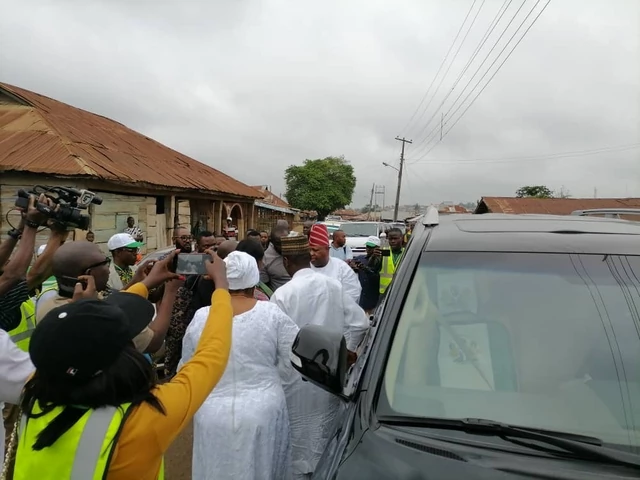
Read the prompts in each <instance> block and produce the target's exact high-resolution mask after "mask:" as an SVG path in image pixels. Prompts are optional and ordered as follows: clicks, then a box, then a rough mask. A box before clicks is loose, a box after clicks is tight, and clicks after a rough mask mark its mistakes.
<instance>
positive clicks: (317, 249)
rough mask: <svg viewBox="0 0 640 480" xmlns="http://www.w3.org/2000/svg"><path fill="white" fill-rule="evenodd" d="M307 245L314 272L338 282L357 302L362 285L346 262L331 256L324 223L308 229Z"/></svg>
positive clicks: (327, 233) (327, 232)
mask: <svg viewBox="0 0 640 480" xmlns="http://www.w3.org/2000/svg"><path fill="white" fill-rule="evenodd" d="M309 247H310V251H311V268H312V269H313V270H314V271H315V272H316V273H321V274H323V275H326V276H327V277H330V278H333V279H335V280H337V281H338V282H340V284H341V285H342V288H344V290H345V292H346V293H347V294H348V295H349V296H350V297H351V298H353V300H354V301H355V302H356V303H357V302H358V301H359V300H360V292H361V291H362V287H361V286H360V281H359V280H358V276H357V275H356V274H355V272H354V271H353V269H352V268H351V267H350V266H349V264H348V263H346V262H344V261H342V260H339V259H337V258H333V257H331V254H330V253H329V251H330V248H331V247H330V242H329V231H328V230H327V227H326V225H324V224H321V223H316V224H314V225H313V226H312V227H311V230H309Z"/></svg>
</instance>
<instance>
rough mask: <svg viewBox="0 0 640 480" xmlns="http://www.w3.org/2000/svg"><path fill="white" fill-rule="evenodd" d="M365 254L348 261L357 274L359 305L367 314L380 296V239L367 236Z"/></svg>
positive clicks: (373, 307) (371, 310)
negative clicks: (360, 289) (360, 290)
mask: <svg viewBox="0 0 640 480" xmlns="http://www.w3.org/2000/svg"><path fill="white" fill-rule="evenodd" d="M365 246H366V249H367V251H366V254H365V255H358V256H357V257H355V258H354V259H353V260H350V261H349V262H348V263H349V265H351V268H353V270H354V271H355V272H356V274H357V275H358V280H360V285H361V286H362V292H360V301H359V302H358V303H359V305H360V307H361V308H362V309H363V310H364V311H365V312H367V314H368V315H370V314H371V313H373V310H374V309H375V308H376V305H377V304H378V299H379V298H380V270H381V267H382V257H381V254H382V252H381V251H380V239H379V238H378V237H375V236H371V237H369V238H367V241H366V243H365Z"/></svg>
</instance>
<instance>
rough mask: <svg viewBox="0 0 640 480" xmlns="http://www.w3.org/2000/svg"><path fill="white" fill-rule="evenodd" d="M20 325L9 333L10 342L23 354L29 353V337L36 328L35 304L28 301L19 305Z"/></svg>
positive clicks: (30, 300)
mask: <svg viewBox="0 0 640 480" xmlns="http://www.w3.org/2000/svg"><path fill="white" fill-rule="evenodd" d="M20 314H21V316H22V318H21V320H20V324H19V325H18V326H17V327H16V328H14V329H13V330H11V331H10V332H9V336H10V337H11V341H13V343H15V344H16V346H17V347H18V348H19V349H20V350H22V351H23V352H28V351H29V342H31V335H32V334H33V331H34V330H35V328H36V304H35V303H34V301H33V300H32V299H28V300H26V301H24V302H23V303H22V305H20Z"/></svg>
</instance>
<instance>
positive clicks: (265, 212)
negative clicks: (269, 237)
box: [253, 207, 295, 232]
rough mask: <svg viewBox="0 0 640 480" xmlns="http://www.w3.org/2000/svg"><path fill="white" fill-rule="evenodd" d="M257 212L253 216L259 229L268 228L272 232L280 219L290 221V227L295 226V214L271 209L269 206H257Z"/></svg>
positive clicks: (256, 227)
mask: <svg viewBox="0 0 640 480" xmlns="http://www.w3.org/2000/svg"><path fill="white" fill-rule="evenodd" d="M254 210H255V213H254V214H253V217H254V218H255V223H254V225H255V226H254V228H255V229H256V230H258V231H260V230H266V231H267V232H270V231H271V229H273V227H275V226H276V223H278V220H286V221H287V222H289V228H291V229H293V228H294V226H295V221H294V215H292V214H289V213H283V212H278V211H275V210H270V209H268V208H261V207H255V208H254Z"/></svg>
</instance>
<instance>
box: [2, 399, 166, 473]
mask: <svg viewBox="0 0 640 480" xmlns="http://www.w3.org/2000/svg"><path fill="white" fill-rule="evenodd" d="M130 407H131V404H130V403H127V404H123V405H121V406H120V407H105V408H99V409H95V410H88V411H87V413H85V414H84V415H83V416H82V418H80V420H78V421H77V422H76V423H75V425H73V427H71V428H70V429H69V430H67V431H66V432H65V433H64V434H63V435H62V436H61V437H60V438H59V439H58V440H57V441H56V442H55V443H54V444H53V445H51V446H50V447H47V448H43V449H42V450H39V451H36V450H33V449H32V448H31V447H32V445H33V444H34V443H35V441H36V439H37V437H38V434H39V433H40V432H41V431H42V430H44V428H45V427H46V426H47V425H49V423H50V422H51V421H53V419H54V418H56V417H57V416H58V415H59V414H60V413H61V412H62V410H63V407H56V408H54V409H53V410H52V411H50V412H48V413H46V414H44V415H42V416H41V417H37V418H29V419H27V417H26V415H23V416H22V419H21V421H20V430H19V433H18V448H17V450H16V463H15V467H14V474H13V479H14V480H34V479H39V480H46V479H56V480H58V479H59V480H63V479H64V480H67V479H68V480H103V479H105V478H107V473H108V471H109V463H110V462H111V457H112V455H113V452H114V449H115V445H116V442H117V438H118V435H119V434H120V430H121V429H122V426H123V425H124V420H125V418H126V416H127V412H128V411H129V408H130ZM34 411H36V412H38V413H39V412H41V410H40V408H39V407H38V406H37V404H36V407H34ZM158 480H164V459H163V460H162V463H161V465H160V473H159V475H158Z"/></svg>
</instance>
